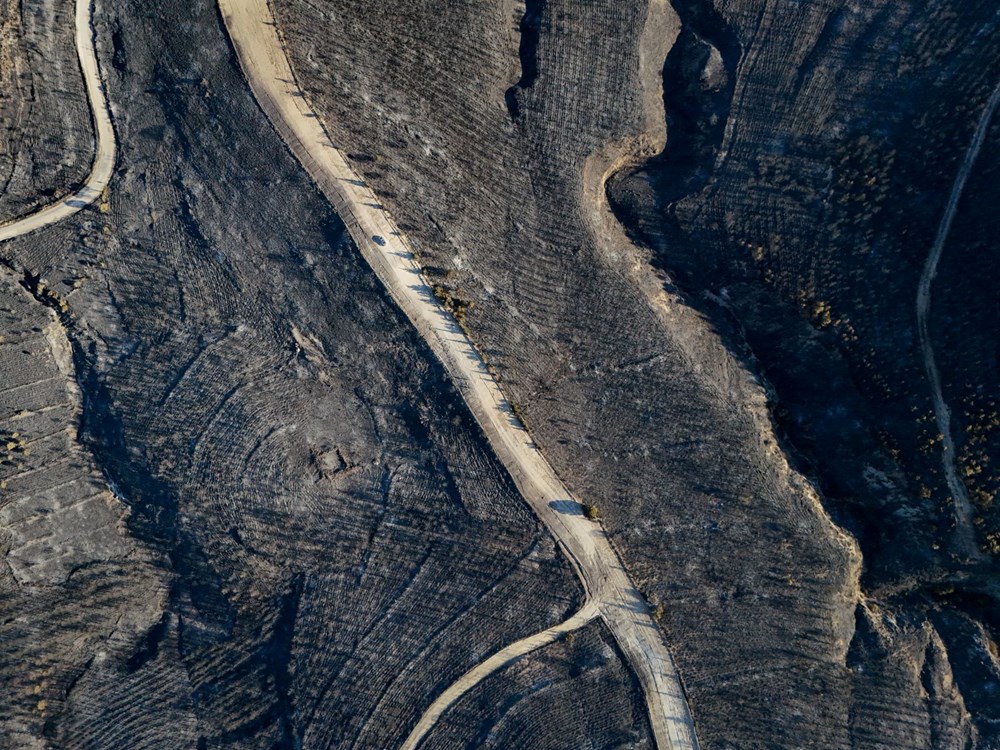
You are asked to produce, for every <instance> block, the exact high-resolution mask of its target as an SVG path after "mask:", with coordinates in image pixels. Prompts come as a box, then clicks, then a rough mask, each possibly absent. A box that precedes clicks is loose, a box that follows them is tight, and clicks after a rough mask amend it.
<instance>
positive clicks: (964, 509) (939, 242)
mask: <svg viewBox="0 0 1000 750" xmlns="http://www.w3.org/2000/svg"><path fill="white" fill-rule="evenodd" d="M998 104H1000V84H998V85H997V87H996V88H995V89H993V94H992V95H991V96H990V98H989V100H988V101H987V102H986V107H985V108H984V109H983V113H982V115H980V117H979V124H978V125H976V132H975V133H974V134H973V136H972V142H971V143H970V144H969V148H968V149H966V151H965V158H964V159H963V160H962V166H961V167H960V168H959V170H958V174H957V175H956V176H955V182H954V183H953V184H952V186H951V194H950V195H949V196H948V204H947V205H946V206H945V210H944V215H943V216H942V217H941V223H940V224H938V231H937V235H936V236H935V238H934V244H933V245H932V246H931V252H930V254H929V255H928V256H927V262H926V263H925V264H924V271H923V273H922V274H921V276H920V286H919V287H918V289H917V330H918V331H919V334H920V349H921V352H922V354H923V359H924V369H925V370H926V371H927V379H928V380H929V381H930V384H931V396H932V397H933V400H934V418H935V420H936V421H937V427H938V432H940V433H941V442H942V452H941V463H942V465H943V468H944V475H945V479H946V480H947V482H948V489H949V490H950V491H951V497H952V501H953V502H954V504H955V522H956V525H957V528H958V532H959V537H960V540H961V542H962V543H963V545H964V547H965V548H966V552H968V553H969V554H971V555H973V556H978V554H979V549H978V547H977V545H976V541H975V540H976V537H975V532H974V531H973V528H972V504H971V503H970V502H969V494H968V492H967V491H966V489H965V485H964V484H962V480H961V479H959V477H958V466H957V456H956V455H955V440H954V437H953V436H952V432H951V410H950V409H949V408H948V404H947V403H946V402H945V400H944V394H943V393H942V391H941V375H940V373H939V372H938V368H937V363H936V362H935V360H934V347H933V345H932V343H931V335H930V329H929V327H928V323H927V316H928V314H929V313H930V308H931V284H932V283H933V282H934V277H935V276H936V275H937V267H938V262H939V261H940V260H941V253H942V252H943V251H944V244H945V242H946V241H947V239H948V233H949V232H950V231H951V223H952V221H954V219H955V213H956V212H957V211H958V202H959V200H961V198H962V190H964V189H965V183H966V181H967V180H968V179H969V174H970V173H971V172H972V166H973V164H975V163H976V157H978V156H979V150H980V149H981V148H982V147H983V141H985V140H986V132H987V130H988V128H989V124H990V120H992V119H993V114H994V112H996V108H997V105H998Z"/></svg>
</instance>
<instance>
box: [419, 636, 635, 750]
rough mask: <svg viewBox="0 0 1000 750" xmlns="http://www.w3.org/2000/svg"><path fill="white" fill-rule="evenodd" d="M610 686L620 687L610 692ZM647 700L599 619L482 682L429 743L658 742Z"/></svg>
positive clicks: (605, 748) (435, 747) (621, 745)
mask: <svg viewBox="0 0 1000 750" xmlns="http://www.w3.org/2000/svg"><path fill="white" fill-rule="evenodd" d="M610 685H614V686H615V689H614V690H612V691H609V690H608V687H609V686H610ZM642 703H643V700H642V694H641V690H640V688H639V685H638V683H637V682H636V681H635V678H634V677H633V676H632V675H631V674H630V672H629V670H628V667H627V665H626V664H625V663H624V661H623V660H622V658H621V654H620V653H618V652H617V651H616V650H615V647H614V639H613V638H612V637H611V635H610V633H608V632H607V630H606V629H604V628H603V627H601V626H599V625H592V626H588V627H587V628H584V629H583V630H581V631H579V632H578V633H577V634H576V635H575V637H573V638H572V639H563V640H560V641H558V642H556V643H553V644H552V645H550V646H548V647H546V648H545V649H543V650H541V651H538V652H535V653H534V654H532V655H531V656H529V657H527V658H526V659H524V660H523V661H519V662H518V663H517V664H515V665H512V666H511V667H508V668H507V669H505V670H504V671H503V672H501V673H499V674H497V675H495V676H494V677H491V678H490V679H489V680H487V681H486V682H484V683H482V684H480V685H479V686H478V687H477V688H476V689H475V690H474V692H472V693H470V694H469V695H467V696H466V697H465V698H463V699H462V700H461V702H460V703H458V704H457V705H456V706H454V707H453V708H451V709H450V710H449V711H448V712H447V713H446V714H445V715H444V716H443V717H442V718H441V720H440V721H439V722H438V724H437V726H436V727H435V728H434V730H433V731H432V732H431V734H430V735H429V736H428V737H427V740H426V741H425V743H424V744H423V745H422V746H421V747H422V748H423V749H424V750H457V749H458V748H469V749H470V750H471V748H482V749H483V750H494V749H497V750H498V749H499V748H513V747H531V748H537V749H538V750H547V749H549V748H551V749H552V750H555V748H564V747H588V748H595V749H599V750H638V749H639V748H652V747H654V744H653V739H652V737H651V735H650V731H649V726H648V724H647V721H646V717H645V712H644V710H643V708H642Z"/></svg>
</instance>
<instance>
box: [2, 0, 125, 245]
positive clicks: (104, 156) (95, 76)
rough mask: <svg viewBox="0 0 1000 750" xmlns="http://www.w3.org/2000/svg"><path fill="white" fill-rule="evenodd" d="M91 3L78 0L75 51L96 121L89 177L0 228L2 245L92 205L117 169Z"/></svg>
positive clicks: (91, 111)
mask: <svg viewBox="0 0 1000 750" xmlns="http://www.w3.org/2000/svg"><path fill="white" fill-rule="evenodd" d="M91 6H92V0H76V52H77V55H78V56H79V58H80V68H81V70H82V71H83V80H84V84H85V86H86V89H87V101H88V102H89V104H90V113H91V116H92V118H93V120H94V132H95V134H96V140H97V152H96V153H95V154H94V162H93V166H92V167H91V169H90V175H89V176H88V177H87V182H86V183H85V184H84V186H83V187H82V188H80V189H79V190H77V191H76V192H75V193H71V194H69V195H64V196H63V197H62V198H60V199H59V200H58V201H56V202H55V203H50V204H49V205H48V206H45V207H44V208H42V209H40V210H38V211H35V212H34V213H31V214H28V215H27V216H23V217H21V218H19V219H14V220H12V221H10V222H8V223H6V224H3V225H0V242H2V241H4V240H9V239H11V238H13V237H19V236H21V235H22V234H28V233H29V232H34V231H36V230H38V229H42V228H43V227H47V226H49V225H50V224H55V223H56V222H58V221H62V220H63V219H65V218H67V217H69V216H72V215H73V214H75V213H76V212H77V211H79V210H80V209H81V208H85V207H86V206H89V205H90V204H91V203H93V202H94V201H96V200H97V199H98V198H100V196H101V192H102V191H103V190H104V188H105V187H107V185H108V181H109V180H110V179H111V173H112V172H113V171H114V167H115V129H114V127H112V125H111V111H110V110H109V109H108V101H107V99H106V97H105V96H104V84H103V83H102V82H101V73H100V70H99V69H98V67H97V52H96V50H95V49H94V30H93V28H92V27H91V24H90V19H91Z"/></svg>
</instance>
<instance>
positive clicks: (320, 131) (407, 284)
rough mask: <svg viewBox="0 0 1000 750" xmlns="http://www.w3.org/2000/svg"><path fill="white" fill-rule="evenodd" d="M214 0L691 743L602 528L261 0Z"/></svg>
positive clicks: (671, 725) (297, 142) (653, 712)
mask: <svg viewBox="0 0 1000 750" xmlns="http://www.w3.org/2000/svg"><path fill="white" fill-rule="evenodd" d="M219 7H220V10H221V12H222V17H223V19H224V21H225V24H226V27H227V28H228V31H229V35H230V37H231V38H232V41H233V44H234V46H235V48H236V50H237V55H238V57H239V61H240V64H241V65H242V67H243V71H244V73H245V75H246V77H247V80H248V81H249V83H250V86H251V88H252V90H253V92H254V94H255V96H256V97H257V101H258V102H259V103H260V105H261V107H262V108H263V110H264V112H266V113H267V115H268V117H269V118H270V119H271V122H272V123H273V124H274V127H275V128H276V129H277V130H278V132H279V133H280V134H281V136H282V137H283V138H284V139H285V142H286V143H287V144H288V146H289V147H290V148H291V150H292V152H293V153H294V154H295V156H296V157H297V158H298V159H299V161H300V162H301V163H302V165H303V166H304V167H305V168H306V170H307V171H308V172H309V174H310V175H311V176H312V178H313V179H314V180H315V181H316V183H317V185H318V186H319V187H320V189H321V190H322V191H323V193H324V194H325V195H326V196H327V198H328V199H329V200H330V201H331V203H332V204H333V205H334V207H335V209H336V210H337V213H338V214H340V216H341V218H342V219H343V220H344V221H345V223H346V224H347V226H348V229H349V230H350V232H351V235H352V237H353V238H354V239H355V241H356V242H357V245H358V247H359V249H360V250H361V252H362V254H363V255H364V257H365V260H367V261H368V263H369V264H370V265H371V266H372V268H373V270H374V271H375V273H376V275H377V276H378V277H379V279H380V280H381V281H382V283H383V284H384V285H385V287H386V289H387V290H388V292H389V294H390V295H391V296H392V298H393V299H394V300H395V302H396V303H397V304H398V305H399V306H400V308H402V310H403V311H404V312H405V313H406V315H407V317H409V319H410V320H411V322H412V323H413V325H414V326H416V328H417V330H418V331H419V332H420V335H421V336H422V337H423V338H424V339H425V340H426V341H427V343H428V344H429V345H430V347H431V349H432V350H433V351H434V353H435V354H436V355H437V356H438V357H439V358H440V360H441V361H442V363H443V364H444V366H445V368H446V369H447V370H448V372H449V374H450V375H451V377H452V379H453V381H454V383H455V385H456V387H457V388H458V390H459V391H460V393H461V394H462V397H463V398H464V399H465V401H466V403H467V404H468V406H469V408H470V409H471V410H472V413H473V415H475V418H476V420H477V421H478V422H479V424H480V425H481V426H482V428H483V431H484V432H485V433H486V436H487V438H488V439H489V441H490V443H491V445H492V447H493V449H494V451H495V452H496V454H497V455H498V457H499V458H500V460H501V461H502V462H503V463H504V465H505V466H506V467H507V470H508V471H509V472H510V474H511V476H512V477H513V479H514V481H515V483H516V484H517V487H518V489H519V490H520V491H521V494H522V495H523V496H524V498H525V500H527V502H528V503H529V504H530V505H531V507H532V508H533V509H534V511H535V513H536V514H537V515H538V517H539V518H540V519H541V520H542V522H544V523H545V525H546V526H547V527H548V528H549V529H550V531H551V532H552V534H553V535H554V536H555V538H556V540H557V541H558V543H559V545H560V547H561V548H562V549H563V551H564V552H565V553H566V555H567V557H568V558H569V559H570V561H571V562H572V564H573V566H574V567H575V569H576V571H577V574H578V575H579V576H580V579H581V581H582V582H583V585H584V588H585V590H586V593H587V602H588V606H590V607H593V608H594V609H595V611H596V612H598V613H599V615H600V617H601V618H602V619H603V620H604V621H605V622H606V623H607V625H608V627H609V629H610V630H611V632H612V633H613V634H614V637H615V639H616V640H617V642H618V644H619V647H620V648H621V650H622V652H623V653H624V654H625V656H626V658H627V659H628V662H629V664H630V665H631V667H632V669H633V670H635V673H636V674H637V676H638V678H639V681H640V683H641V684H642V688H643V691H644V693H645V696H646V704H647V708H648V711H649V717H650V723H651V725H652V728H653V734H654V737H655V739H656V744H657V747H658V748H660V750H667V748H673V749H674V750H687V749H689V748H690V749H693V748H696V747H697V746H698V743H697V737H696V735H695V730H694V723H693V721H692V718H691V714H690V711H689V709H688V705H687V701H686V699H685V696H684V691H683V688H682V685H681V681H680V678H679V676H678V674H677V670H676V668H675V666H674V662H673V659H672V657H671V655H670V652H669V651H668V650H667V647H666V645H665V644H664V642H663V638H662V635H661V632H660V629H659V628H658V627H657V625H656V622H655V621H654V619H653V616H652V613H651V612H650V610H649V607H648V605H647V603H646V601H645V599H644V598H643V596H642V595H641V594H640V593H639V592H638V591H637V590H636V588H635V586H633V585H632V582H631V581H630V580H629V577H628V574H627V573H626V572H625V570H624V568H623V567H622V564H621V562H620V561H619V559H618V556H617V555H616V554H615V552H614V550H613V549H612V547H611V544H610V542H609V540H608V538H607V536H606V534H605V533H604V530H603V529H602V528H601V526H600V524H598V523H595V522H593V521H590V520H588V519H587V518H586V517H585V516H584V515H583V512H582V508H581V506H580V504H579V503H578V502H577V501H576V500H575V499H574V498H573V497H572V495H570V493H569V491H568V490H567V489H566V487H565V486H564V485H563V483H562V482H561V481H560V480H559V478H558V477H557V476H556V474H555V472H554V471H553V470H552V468H551V467H550V466H549V464H548V462H547V461H546V460H545V458H544V457H543V456H542V454H541V453H540V452H539V451H538V449H537V448H536V447H535V444H534V443H533V442H532V440H531V437H530V436H529V435H528V433H527V432H526V431H525V430H524V427H523V426H522V425H521V423H520V422H519V421H518V420H517V418H516V417H515V416H514V415H513V414H512V412H511V407H510V404H509V403H508V402H507V400H506V399H505V398H504V396H503V394H502V393H501V391H500V388H499V386H498V385H497V383H496V381H495V380H494V379H493V377H492V375H491V374H490V373H489V371H488V369H487V368H486V365H485V364H484V363H483V360H482V359H481V357H480V356H479V354H478V352H477V351H476V349H475V347H474V346H473V345H472V343H471V342H470V341H469V339H468V338H467V337H466V336H465V334H464V333H463V332H462V330H461V329H460V328H459V327H458V325H457V324H456V322H455V320H454V318H453V317H452V316H451V314H450V313H448V312H446V311H445V310H443V309H442V308H441V307H440V306H439V305H438V303H437V301H436V300H435V299H434V295H433V292H432V290H431V288H430V287H429V286H428V284H427V282H426V280H425V279H424V277H423V275H422V274H421V272H420V269H419V268H418V267H417V266H416V264H415V263H414V261H413V255H412V252H411V250H410V246H409V243H408V242H407V240H406V238H405V237H404V236H403V235H402V234H401V233H400V231H399V229H398V228H397V227H396V225H395V224H394V223H393V222H392V220H391V219H390V217H389V216H388V215H387V214H386V212H385V211H384V209H383V208H382V207H381V206H380V204H379V201H378V199H377V198H376V197H375V195H374V194H373V193H372V191H371V190H370V189H369V188H368V187H367V186H366V185H365V183H364V182H363V181H362V180H361V179H360V178H359V177H358V175H357V174H356V173H355V172H354V171H353V170H352V169H351V167H350V166H349V165H348V164H347V162H346V161H345V160H344V157H343V156H342V154H341V153H340V151H338V149H337V148H336V146H335V144H334V143H333V142H332V141H331V139H330V138H329V136H328V135H327V133H326V131H325V129H324V128H323V125H322V121H321V120H320V119H319V118H318V117H317V116H316V114H315V113H314V112H313V111H312V110H311V109H310V107H309V104H308V102H307V101H306V99H305V97H304V96H303V95H302V92H301V90H300V89H299V86H298V84H297V83H296V81H295V76H294V74H293V73H292V70H291V67H290V65H289V62H288V59H287V57H286V56H285V52H284V49H283V47H282V45H281V39H280V37H279V34H278V30H277V27H276V26H275V23H274V19H273V17H272V15H271V12H270V9H269V8H268V7H267V3H266V0H219ZM374 236H379V237H381V238H383V241H384V245H379V244H376V243H375V242H373V241H372V237H374ZM528 645H530V643H529V644H528ZM502 653H503V652H501V654H502ZM501 654H498V655H497V656H496V657H494V658H495V659H496V661H495V662H494V663H492V664H490V668H489V669H488V671H479V672H477V671H476V670H473V672H475V673H476V674H473V673H469V674H468V675H466V676H465V677H463V678H461V680H464V681H465V682H464V683H463V684H466V685H468V684H469V683H470V680H472V679H473V678H475V677H477V676H478V679H481V678H482V676H484V675H485V674H488V673H489V671H494V670H495V669H498V668H499V667H500V666H502V665H503V664H504V663H509V661H510V659H509V658H506V657H503V656H501ZM487 664H489V662H487ZM482 666H483V668H484V670H487V668H486V667H485V665H482ZM470 675H472V677H470ZM466 678H469V679H466ZM461 680H460V682H461ZM471 684H474V683H471ZM466 689H467V688H466ZM446 702H447V701H446ZM439 708H440V706H439ZM442 710H443V709H442ZM425 718H428V717H425ZM434 718H436V717H434ZM421 723H422V724H423V723H424V722H421ZM431 724H433V720H431Z"/></svg>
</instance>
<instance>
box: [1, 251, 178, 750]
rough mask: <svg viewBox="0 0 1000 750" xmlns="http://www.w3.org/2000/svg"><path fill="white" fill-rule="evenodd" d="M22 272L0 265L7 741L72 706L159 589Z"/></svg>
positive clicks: (132, 638) (152, 618) (154, 607)
mask: <svg viewBox="0 0 1000 750" xmlns="http://www.w3.org/2000/svg"><path fill="white" fill-rule="evenodd" d="M21 281H22V280H21V279H19V278H16V277H15V276H14V275H13V274H12V273H10V272H9V271H8V270H7V269H2V270H0V330H2V331H3V338H2V340H0V383H2V386H0V549H2V551H3V559H4V564H3V566H2V570H0V601H2V602H3V603H2V605H0V611H2V615H3V617H2V624H0V677H2V679H3V681H4V684H5V685H6V686H7V687H6V689H5V690H4V693H3V698H2V699H0V736H2V737H3V738H4V745H5V747H11V748H20V747H37V746H38V745H37V744H36V743H37V741H38V740H39V738H41V737H43V736H45V734H46V733H47V730H46V727H47V725H49V724H50V722H52V721H53V720H54V719H55V718H56V717H61V716H64V715H66V714H67V713H69V714H71V713H72V712H73V711H74V707H75V704H76V702H77V695H74V694H73V693H72V688H73V686H74V685H75V684H76V683H77V681H78V680H79V679H80V678H81V676H82V675H84V673H87V672H88V671H89V672H90V674H95V673H102V672H104V671H105V669H106V668H107V664H108V663H111V662H114V661H115V660H116V659H118V660H124V659H128V658H129V656H130V650H129V644H130V643H131V644H134V643H135V642H136V641H137V640H138V639H139V638H140V637H141V636H142V634H143V633H144V632H146V630H147V629H150V628H153V627H155V626H156V624H157V621H158V620H159V618H160V614H161V608H162V606H163V603H164V601H165V600H166V597H167V581H166V580H165V578H166V576H165V575H164V574H163V571H162V570H161V569H158V566H157V564H156V563H157V562H158V561H157V560H156V558H155V557H154V556H152V555H150V554H149V553H148V552H146V551H145V550H144V549H143V547H142V545H140V544H137V543H136V542H135V540H133V539H131V538H130V537H129V536H128V533H127V531H126V529H125V525H126V522H127V516H128V509H127V507H126V505H125V503H124V502H123V500H122V498H120V497H117V496H115V495H113V494H112V493H111V492H110V491H109V489H108V487H107V484H106V482H105V481H104V477H103V476H101V473H100V471H99V469H98V467H97V466H96V465H95V464H94V461H93V459H92V457H91V456H90V454H89V453H88V452H87V451H86V449H84V448H83V446H81V445H80V443H79V441H78V439H77V429H78V428H79V423H80V417H81V407H82V404H81V393H80V390H79V389H78V387H77V384H76V382H75V380H74V374H75V373H74V369H73V363H72V354H71V351H70V344H69V342H68V341H67V340H66V336H65V334H64V332H63V329H62V326H61V325H60V323H59V320H58V319H57V317H56V315H55V314H54V313H53V312H52V311H51V310H50V309H49V308H48V307H47V306H46V305H45V304H43V302H42V301H41V300H44V299H46V298H45V296H44V290H39V289H38V287H37V286H36V287H34V289H35V291H36V293H39V292H40V294H39V299H36V298H35V297H33V296H32V295H31V294H29V292H28V290H27V289H25V288H24V287H23V286H22V285H21V283H20V282H21ZM149 718H150V722H151V723H161V722H166V721H169V718H168V715H167V714H166V713H164V714H163V715H161V716H160V717H149ZM61 729H65V730H66V731H70V730H68V728H65V727H63V728H61ZM162 729H163V727H162V726H161V731H162ZM53 739H54V738H53ZM68 744H69V746H72V745H73V743H72V742H69V743H68ZM76 746H77V747H81V746H82V745H80V744H76Z"/></svg>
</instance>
